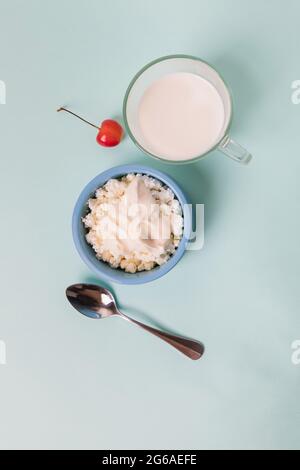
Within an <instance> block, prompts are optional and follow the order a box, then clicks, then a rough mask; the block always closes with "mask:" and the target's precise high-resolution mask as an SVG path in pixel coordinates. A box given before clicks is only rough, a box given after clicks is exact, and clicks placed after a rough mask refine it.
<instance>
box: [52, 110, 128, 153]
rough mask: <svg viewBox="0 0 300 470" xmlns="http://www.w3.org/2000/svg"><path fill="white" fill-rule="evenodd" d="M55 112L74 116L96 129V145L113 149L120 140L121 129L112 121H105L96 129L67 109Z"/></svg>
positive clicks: (121, 135)
mask: <svg viewBox="0 0 300 470" xmlns="http://www.w3.org/2000/svg"><path fill="white" fill-rule="evenodd" d="M57 111H66V112H67V113H70V114H72V115H73V116H76V117H77V118H78V119H81V121H83V122H86V123H87V124H89V125H90V126H93V127H95V128H96V129H98V134H97V137H96V140H97V142H98V144H100V145H102V146H103V147H115V146H116V145H118V144H119V143H120V142H121V140H122V137H123V128H122V126H121V125H120V124H119V123H118V122H117V121H114V120H113V119H105V121H103V122H102V123H101V126H100V127H98V126H96V125H95V124H92V123H91V122H89V121H87V120H86V119H83V118H82V117H81V116H78V114H75V113H73V111H70V110H69V109H66V108H59V109H58V110H57Z"/></svg>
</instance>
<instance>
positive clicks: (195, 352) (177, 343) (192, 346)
mask: <svg viewBox="0 0 300 470" xmlns="http://www.w3.org/2000/svg"><path fill="white" fill-rule="evenodd" d="M119 315H120V316H121V317H122V318H124V320H127V321H129V322H131V323H134V324H135V325H138V326H140V327H141V328H143V330H146V331H148V332H149V333H152V334H153V335H154V336H157V337H158V338H160V339H162V340H163V341H165V342H166V343H168V344H170V345H171V346H173V347H174V348H175V349H177V350H178V351H180V352H181V353H182V354H184V355H185V356H187V357H189V358H190V359H193V360H194V361H196V360H197V359H200V358H201V357H202V356H203V353H204V346H203V344H201V343H200V342H199V341H195V340H193V339H188V338H184V337H182V336H177V335H172V334H170V333H166V332H164V331H160V330H157V329H156V328H152V327H151V326H148V325H145V324H144V323H141V322H139V321H137V320H134V319H133V318H130V317H128V316H127V315H125V314H124V313H121V312H119Z"/></svg>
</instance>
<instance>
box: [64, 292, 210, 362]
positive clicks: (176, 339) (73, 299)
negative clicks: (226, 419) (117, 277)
mask: <svg viewBox="0 0 300 470" xmlns="http://www.w3.org/2000/svg"><path fill="white" fill-rule="evenodd" d="M66 295H67V298H68V300H69V302H70V303H71V304H72V305H73V307H74V308H75V309H76V310H78V312H80V313H82V314H83V315H86V316H88V317H90V318H96V319H98V318H106V317H110V316H115V315H117V316H119V317H121V318H123V319H124V320H127V321H129V322H131V323H134V324H135V325H138V326H140V327H141V328H143V329H144V330H146V331H149V333H152V334H153V335H155V336H158V338H160V339H162V340H163V341H166V342H167V343H169V344H170V345H171V346H173V347H174V348H176V349H177V350H178V351H180V352H181V353H183V354H185V355H186V356H187V357H189V358H190V359H193V360H194V361H195V360H197V359H200V357H201V356H202V355H203V353H204V347H203V345H202V344H201V343H199V342H198V341H194V340H192V339H188V338H183V337H182V336H176V335H172V334H169V333H166V332H163V331H160V330H157V329H156V328H152V327H151V326H148V325H144V324H143V323H141V322H139V321H137V320H133V319H132V318H130V317H128V316H127V315H124V313H121V312H120V311H119V309H118V307H117V305H116V301H115V299H114V297H113V295H112V293H111V292H110V291H109V290H107V289H104V287H101V286H97V285H94V284H73V285H72V286H70V287H68V288H67V290H66Z"/></svg>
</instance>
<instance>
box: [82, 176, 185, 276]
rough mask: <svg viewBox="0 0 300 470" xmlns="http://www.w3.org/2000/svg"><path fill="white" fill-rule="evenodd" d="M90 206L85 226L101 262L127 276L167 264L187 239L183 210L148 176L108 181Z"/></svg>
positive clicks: (96, 194) (158, 182) (88, 238)
mask: <svg viewBox="0 0 300 470" xmlns="http://www.w3.org/2000/svg"><path fill="white" fill-rule="evenodd" d="M88 206H89V210H90V211H89V213H88V214H87V215H86V217H84V218H83V224H84V226H85V227H86V229H87V234H86V239H87V241H88V243H89V244H90V245H91V246H92V247H93V249H94V251H95V253H96V256H97V258H99V259H100V260H102V261H105V262H107V263H109V264H110V266H111V267H113V268H121V269H124V270H125V271H126V272H129V273H135V272H137V271H144V270H146V271H149V270H151V269H152V268H154V267H155V266H157V265H162V264H164V263H166V261H168V259H169V258H170V257H171V256H172V254H173V253H174V252H175V250H176V248H177V247H178V245H179V242H180V240H181V238H182V235H183V215H182V208H181V205H180V203H179V201H178V200H177V199H176V198H175V196H174V193H173V191H171V189H170V188H168V187H166V186H164V185H163V184H162V183H161V182H160V181H158V180H157V179H154V178H152V177H149V176H146V175H140V174H128V175H126V176H123V177H122V178H120V179H110V180H109V181H107V183H106V184H105V185H104V186H103V187H101V188H99V189H98V190H97V191H96V193H95V197H94V198H91V199H89V201H88Z"/></svg>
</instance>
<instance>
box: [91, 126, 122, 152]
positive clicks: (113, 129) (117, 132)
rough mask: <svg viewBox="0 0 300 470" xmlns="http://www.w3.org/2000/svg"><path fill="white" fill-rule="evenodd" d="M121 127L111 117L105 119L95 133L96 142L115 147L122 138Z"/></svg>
mask: <svg viewBox="0 0 300 470" xmlns="http://www.w3.org/2000/svg"><path fill="white" fill-rule="evenodd" d="M122 135H123V128H122V126H120V124H119V123H118V122H117V121H114V120H113V119H105V121H103V122H102V123H101V126H100V129H99V132H98V134H97V138H96V140H97V142H98V144H100V145H103V146H104V147H115V146H116V145H118V144H119V143H120V141H121V139H122Z"/></svg>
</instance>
